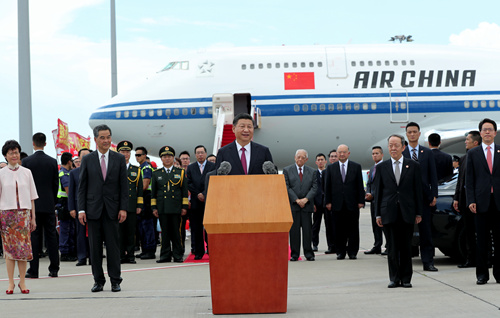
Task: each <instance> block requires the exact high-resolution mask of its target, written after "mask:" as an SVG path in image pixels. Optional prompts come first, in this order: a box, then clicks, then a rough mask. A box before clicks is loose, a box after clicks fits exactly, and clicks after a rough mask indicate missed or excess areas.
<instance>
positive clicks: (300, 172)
mask: <svg viewBox="0 0 500 318" xmlns="http://www.w3.org/2000/svg"><path fill="white" fill-rule="evenodd" d="M299 178H300V182H302V167H299Z"/></svg>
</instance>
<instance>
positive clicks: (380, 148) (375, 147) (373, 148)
mask: <svg viewBox="0 0 500 318" xmlns="http://www.w3.org/2000/svg"><path fill="white" fill-rule="evenodd" d="M375 149H379V150H380V153H384V150H383V149H382V147H380V146H373V147H372V150H375Z"/></svg>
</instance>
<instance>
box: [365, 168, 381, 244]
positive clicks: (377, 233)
mask: <svg viewBox="0 0 500 318" xmlns="http://www.w3.org/2000/svg"><path fill="white" fill-rule="evenodd" d="M380 163H381V162H380ZM377 167H378V166H377ZM376 174H377V169H375V165H373V166H372V167H371V168H370V171H369V172H368V181H367V182H366V193H370V194H371V195H372V196H373V197H375V194H376V193H377V188H376V187H375V184H374V183H373V180H374V178H375V175H376ZM370 214H371V217H372V231H373V238H374V239H375V242H374V243H373V248H374V249H376V250H378V251H381V250H382V242H383V235H382V228H381V227H380V226H378V225H377V220H376V215H375V205H374V204H373V199H372V202H371V204H370Z"/></svg>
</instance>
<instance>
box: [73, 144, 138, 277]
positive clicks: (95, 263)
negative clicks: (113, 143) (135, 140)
mask: <svg viewBox="0 0 500 318" xmlns="http://www.w3.org/2000/svg"><path fill="white" fill-rule="evenodd" d="M100 156H101V154H100V153H99V151H94V152H91V153H90V154H88V155H86V156H85V157H83V158H82V165H81V166H80V184H79V189H78V208H79V210H80V211H85V213H86V217H87V222H88V230H89V243H90V260H91V261H92V274H93V275H94V280H95V282H96V283H98V284H102V285H104V283H105V282H106V278H105V277H104V272H103V270H102V244H103V241H104V242H105V243H106V256H107V265H108V266H107V267H108V275H109V277H110V280H111V283H112V284H119V283H120V282H121V280H122V279H121V277H120V273H121V268H120V244H119V230H118V228H119V224H118V213H119V211H120V210H125V211H126V210H127V205H128V180H127V165H126V164H125V157H124V156H123V155H122V154H120V153H117V152H114V151H111V150H109V158H108V167H107V170H106V179H105V180H104V178H103V175H102V172H101V164H100V161H101V159H100Z"/></svg>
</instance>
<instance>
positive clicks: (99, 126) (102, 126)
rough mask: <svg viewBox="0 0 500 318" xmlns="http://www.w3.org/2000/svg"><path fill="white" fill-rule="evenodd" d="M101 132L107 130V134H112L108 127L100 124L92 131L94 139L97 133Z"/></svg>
mask: <svg viewBox="0 0 500 318" xmlns="http://www.w3.org/2000/svg"><path fill="white" fill-rule="evenodd" d="M103 130H109V134H110V135H113V133H112V132H111V128H109V127H108V125H104V124H102V125H97V126H95V127H94V129H93V130H92V131H93V132H94V138H97V137H98V136H99V132H100V131H103Z"/></svg>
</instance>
